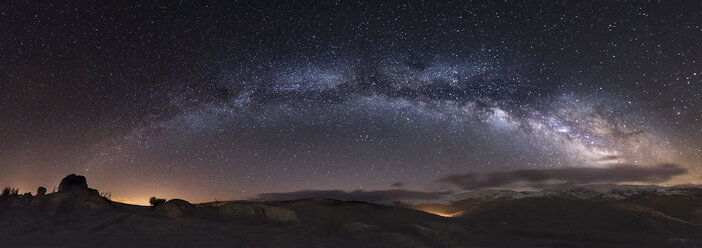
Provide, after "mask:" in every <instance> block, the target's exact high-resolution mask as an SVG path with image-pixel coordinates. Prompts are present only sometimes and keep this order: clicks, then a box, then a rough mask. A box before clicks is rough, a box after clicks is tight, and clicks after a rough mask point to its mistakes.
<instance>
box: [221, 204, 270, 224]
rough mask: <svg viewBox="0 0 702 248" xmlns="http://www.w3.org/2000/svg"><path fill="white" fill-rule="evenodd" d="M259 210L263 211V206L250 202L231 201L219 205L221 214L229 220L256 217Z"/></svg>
mask: <svg viewBox="0 0 702 248" xmlns="http://www.w3.org/2000/svg"><path fill="white" fill-rule="evenodd" d="M257 210H258V211H257ZM258 212H261V207H257V206H253V205H252V204H250V203H249V204H246V203H240V202H229V203H226V204H224V205H222V206H220V207H219V215H220V216H221V217H222V218H224V219H228V220H231V219H242V218H243V219H251V218H255V217H256V216H257V213H258Z"/></svg>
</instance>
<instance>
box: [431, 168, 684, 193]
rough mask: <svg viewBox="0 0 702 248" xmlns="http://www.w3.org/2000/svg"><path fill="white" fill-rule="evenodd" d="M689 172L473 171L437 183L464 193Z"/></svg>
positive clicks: (653, 178)
mask: <svg viewBox="0 0 702 248" xmlns="http://www.w3.org/2000/svg"><path fill="white" fill-rule="evenodd" d="M686 172H687V169H685V168H682V167H680V166H679V165H677V164H661V165H657V166H648V167H647V166H640V165H631V164H617V165H613V166H610V167H603V168H593V167H572V168H556V169H531V170H513V171H500V172H486V173H480V172H470V173H465V174H452V175H448V176H445V177H442V178H440V179H438V180H437V182H440V183H448V184H450V185H453V186H456V187H458V188H461V189H464V190H472V189H482V188H495V187H503V186H509V185H511V184H518V183H522V184H524V183H526V184H527V185H530V186H537V185H548V184H551V183H557V184H590V183H624V182H646V183H658V182H665V181H668V180H670V179H671V178H672V177H674V176H677V175H682V174H685V173H686Z"/></svg>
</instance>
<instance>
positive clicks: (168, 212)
mask: <svg viewBox="0 0 702 248" xmlns="http://www.w3.org/2000/svg"><path fill="white" fill-rule="evenodd" d="M154 207H156V213H158V214H159V215H161V216H165V217H168V218H180V217H183V216H184V215H187V214H188V213H189V212H190V211H191V210H192V209H193V205H192V204H190V203H189V202H188V201H185V200H181V199H172V200H169V201H167V202H164V203H161V204H158V205H156V206H154Z"/></svg>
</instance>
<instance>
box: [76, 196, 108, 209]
mask: <svg viewBox="0 0 702 248" xmlns="http://www.w3.org/2000/svg"><path fill="white" fill-rule="evenodd" d="M75 207H76V208H80V209H82V210H90V211H98V210H104V209H107V208H109V207H110V204H109V202H108V201H107V200H105V198H103V197H101V196H95V195H92V196H86V197H81V198H78V200H77V201H76V202H75Z"/></svg>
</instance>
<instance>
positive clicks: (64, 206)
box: [45, 192, 76, 215]
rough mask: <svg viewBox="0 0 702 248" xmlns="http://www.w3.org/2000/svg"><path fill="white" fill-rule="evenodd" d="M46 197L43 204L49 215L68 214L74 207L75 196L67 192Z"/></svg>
mask: <svg viewBox="0 0 702 248" xmlns="http://www.w3.org/2000/svg"><path fill="white" fill-rule="evenodd" d="M46 196H47V197H48V199H47V200H46V201H45V203H46V209H47V210H48V212H49V215H56V214H62V213H68V212H70V211H72V210H73V207H74V206H75V205H74V204H75V201H76V196H75V195H73V194H71V193H69V192H56V193H53V194H49V195H46Z"/></svg>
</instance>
